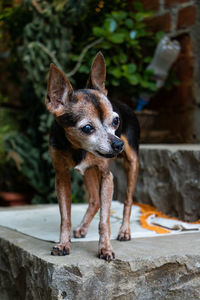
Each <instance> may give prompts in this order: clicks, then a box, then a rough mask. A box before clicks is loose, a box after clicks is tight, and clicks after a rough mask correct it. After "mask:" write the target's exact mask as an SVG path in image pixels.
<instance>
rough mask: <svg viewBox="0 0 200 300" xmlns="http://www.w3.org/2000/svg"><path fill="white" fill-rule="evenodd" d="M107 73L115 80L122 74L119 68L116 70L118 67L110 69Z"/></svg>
mask: <svg viewBox="0 0 200 300" xmlns="http://www.w3.org/2000/svg"><path fill="white" fill-rule="evenodd" d="M109 73H111V74H112V75H113V76H115V77H116V78H120V77H121V76H122V72H121V70H120V68H118V67H115V68H112V69H110V72H109Z"/></svg>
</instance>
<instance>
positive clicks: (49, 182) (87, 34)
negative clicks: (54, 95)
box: [0, 0, 160, 203]
mask: <svg viewBox="0 0 200 300" xmlns="http://www.w3.org/2000/svg"><path fill="white" fill-rule="evenodd" d="M133 9H134V12H132V11H130V10H129V9H127V8H126V3H125V2H124V1H120V0H114V1H106V2H104V1H102V0H100V1H99V2H97V1H94V0H78V1H73V0H68V1H66V0H51V1H45V0H40V1H37V2H36V1H31V0H25V1H24V4H22V5H19V6H17V7H13V6H11V7H9V8H6V9H2V11H1V13H0V20H1V21H2V22H3V24H4V28H3V32H6V34H7V33H8V34H9V35H10V36H12V37H13V39H12V40H13V41H14V42H13V44H12V45H8V48H10V49H13V50H12V51H11V52H12V55H10V54H9V55H10V59H9V64H10V65H11V67H12V68H13V66H15V70H14V73H15V74H16V76H15V79H16V81H17V80H18V85H19V86H20V87H21V89H22V91H21V94H20V101H21V103H20V104H21V107H22V109H23V114H21V115H20V118H19V120H18V123H19V126H18V130H17V131H16V132H12V133H11V134H9V133H8V134H6V136H5V148H6V151H7V153H8V156H9V159H10V163H11V164H12V165H13V166H14V165H15V166H16V167H17V169H18V172H19V173H20V174H23V176H24V178H25V179H26V181H27V183H28V184H29V186H30V187H31V188H32V189H33V190H34V191H35V197H34V199H33V202H34V203H38V202H41V201H44V200H45V201H47V202H53V201H55V195H54V170H53V168H52V166H51V162H50V159H49V155H48V137H49V129H50V126H51V123H52V119H53V118H52V116H51V115H50V114H49V113H47V111H46V108H45V106H44V97H45V93H46V84H47V77H48V70H49V64H50V63H51V62H54V63H55V64H57V66H58V67H59V68H61V69H62V70H63V71H64V72H65V73H67V75H68V77H70V80H71V81H72V83H73V85H74V86H75V87H79V88H80V87H83V86H84V84H85V82H86V73H87V76H88V73H89V68H90V65H91V60H92V59H93V57H94V56H95V55H96V53H97V51H98V50H102V52H103V54H104V56H105V58H106V64H107V73H108V76H107V78H108V79H107V85H108V88H109V92H110V91H111V92H112V91H123V92H124V91H126V92H127V93H129V94H130V95H133V94H134V95H136V96H137V94H139V93H141V92H142V91H154V90H155V83H154V82H153V81H152V79H151V75H152V74H151V73H149V72H147V71H146V70H145V69H146V66H147V65H148V63H149V62H150V60H151V57H152V54H153V50H154V49H155V46H156V43H157V41H158V39H159V37H160V34H157V35H156V37H154V35H153V34H152V33H151V32H149V31H147V29H146V25H145V23H144V19H145V18H146V17H148V16H149V15H150V14H151V12H146V11H144V10H143V8H142V6H141V5H140V4H139V3H135V4H134V8H133ZM13 17H14V18H15V22H16V23H15V24H16V27H17V28H12V26H11V20H13ZM13 61H15V63H14V62H13ZM16 66H18V67H19V68H18V67H16ZM0 67H1V66H0ZM4 67H5V64H4ZM10 70H11V69H10ZM70 70H71V71H70ZM11 73H12V72H11ZM19 74H20V76H19ZM17 75H18V76H17ZM17 78H18V79H17ZM19 78H20V79H19ZM78 83H79V84H78ZM71 176H72V190H73V196H72V198H73V201H74V202H77V201H79V202H80V200H81V201H83V200H84V192H83V190H82V185H83V182H82V179H81V177H80V175H79V174H78V173H74V172H72V171H71Z"/></svg>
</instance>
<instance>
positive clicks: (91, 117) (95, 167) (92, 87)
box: [46, 53, 138, 261]
mask: <svg viewBox="0 0 200 300" xmlns="http://www.w3.org/2000/svg"><path fill="white" fill-rule="evenodd" d="M105 78H106V67H105V62H104V58H103V55H102V54H101V53H98V54H97V56H96V57H95V59H94V61H93V64H92V68H91V74H90V77H89V79H88V82H87V88H86V89H85V90H78V91H76V92H74V91H73V89H72V86H71V84H70V82H69V80H68V78H67V77H66V76H65V74H64V73H63V72H61V71H60V70H59V69H58V68H57V67H56V66H54V65H51V68H50V76H49V83H48V88H47V98H46V106H47V109H48V110H49V111H50V112H51V113H52V114H53V116H54V118H55V122H56V126H57V128H60V130H64V131H63V132H64V136H63V139H65V138H66V140H67V141H68V143H69V149H68V148H66V149H59V147H57V146H55V145H51V146H50V155H51V159H52V163H53V166H54V168H55V171H56V178H55V189H56V194H57V198H58V202H59V208H60V214H61V226H60V242H59V244H57V245H56V246H54V247H53V249H52V254H53V255H66V254H69V253H70V240H71V237H70V232H71V184H70V175H69V168H70V167H73V168H75V169H76V170H77V171H79V172H80V173H81V174H82V175H83V176H84V181H85V185H86V187H87V189H88V192H89V207H88V209H87V211H86V213H85V216H84V218H83V220H82V222H81V223H80V225H79V226H78V227H77V228H76V229H75V230H74V232H73V233H74V237H76V238H80V237H84V236H85V235H86V234H87V231H88V227H89V224H90V222H91V221H92V219H93V217H94V216H95V214H96V213H97V211H98V209H99V208H100V223H99V234H100V239H99V248H98V256H99V257H100V258H103V259H106V260H107V261H110V260H111V259H112V258H114V256H115V255H114V252H113V250H112V246H111V243H110V220H109V216H110V206H111V201H112V196H113V176H112V173H111V172H110V169H109V165H110V161H111V159H110V158H111V157H117V155H118V154H120V153H121V154H122V155H123V158H124V163H125V169H126V173H127V194H126V199H125V202H124V212H123V223H122V226H121V228H120V232H119V235H118V240H120V241H127V240H130V238H131V233H130V225H129V220H130V214H131V206H132V195H133V192H134V189H135V185H136V180H137V173H138V156H137V154H136V152H135V151H134V150H133V149H132V147H131V146H130V145H129V142H128V138H127V136H126V135H125V134H122V135H121V137H120V138H119V137H117V136H116V135H115V131H116V130H117V128H118V126H119V124H118V125H117V126H116V128H115V124H114V123H113V120H115V121H116V118H118V114H117V113H116V112H113V108H112V105H111V104H110V102H109V100H108V99H107V97H106V95H107V90H106V89H105ZM73 96H74V97H73ZM65 114H66V116H67V117H68V119H67V125H65V124H64V125H62V124H61V125H62V126H60V125H59V120H60V119H59V117H60V116H64V115H65ZM72 116H73V117H74V119H72ZM69 119H72V120H71V124H70V123H69ZM116 122H117V121H116ZM57 123H58V124H57ZM68 123H69V124H68ZM59 126H60V127H59ZM88 126H89V127H88ZM86 127H87V128H90V130H91V132H90V133H89V134H88V133H84V131H85V130H86V131H87V128H86ZM55 139H56V136H55ZM62 141H63V140H62ZM75 151H80V153H81V154H82V153H83V154H84V157H81V159H80V161H76V159H75V158H74V153H75Z"/></svg>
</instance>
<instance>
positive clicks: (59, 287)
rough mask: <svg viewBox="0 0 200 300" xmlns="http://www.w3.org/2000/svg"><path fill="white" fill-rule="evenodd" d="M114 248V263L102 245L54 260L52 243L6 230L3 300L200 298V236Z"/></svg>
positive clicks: (1, 244)
mask: <svg viewBox="0 0 200 300" xmlns="http://www.w3.org/2000/svg"><path fill="white" fill-rule="evenodd" d="M112 244H113V247H114V249H115V253H116V257H117V259H116V260H114V261H112V262H111V263H107V262H105V261H103V260H100V259H98V258H97V257H96V253H97V243H96V242H85V243H84V242H82V243H74V244H72V253H71V255H70V256H64V257H54V256H51V255H50V249H51V247H52V243H49V242H44V241H41V240H38V239H34V238H31V237H29V236H26V235H23V234H21V233H18V232H15V231H12V230H9V229H7V228H5V227H0V299H2V300H10V299H12V300H13V299H15V300H22V299H26V300H29V299H31V300H40V299H41V300H44V299H48V300H49V299H53V300H54V299H55V300H57V299H67V300H68V299H69V300H72V299H73V300H76V299H78V300H84V299H85V300H88V299H93V300H96V299H98V300H99V299H100V300H107V299H109V300H110V299H126V300H127V299H131V300H134V299H137V300H144V299H145V300H148V299H149V300H152V299H156V300H159V299H170V300H173V299H175V300H179V299H180V300H183V299H186V300H188V299H190V300H196V299H199V298H200V279H199V277H200V233H193V234H184V235H178V236H162V237H155V238H146V239H143V238H141V239H135V240H132V241H130V242H124V243H123V242H118V241H114V242H112Z"/></svg>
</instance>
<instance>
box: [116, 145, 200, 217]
mask: <svg viewBox="0 0 200 300" xmlns="http://www.w3.org/2000/svg"><path fill="white" fill-rule="evenodd" d="M139 162H140V166H139V176H138V181H137V186H136V191H135V199H136V201H137V202H140V203H146V204H150V205H153V206H155V207H156V208H157V209H158V210H159V211H161V212H163V213H165V214H168V215H169V216H172V217H178V218H179V219H181V220H182V221H184V220H185V221H191V222H194V221H197V220H198V219H200V176H199V173H200V145H189V144H188V145H178V144H176V145H164V144H162V145H141V146H140V152H139ZM112 171H113V173H114V175H115V178H114V181H115V194H114V199H117V200H119V201H122V202H123V201H124V199H125V195H126V174H125V171H124V168H123V162H122V161H120V160H119V161H115V162H114V163H113V165H112Z"/></svg>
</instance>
